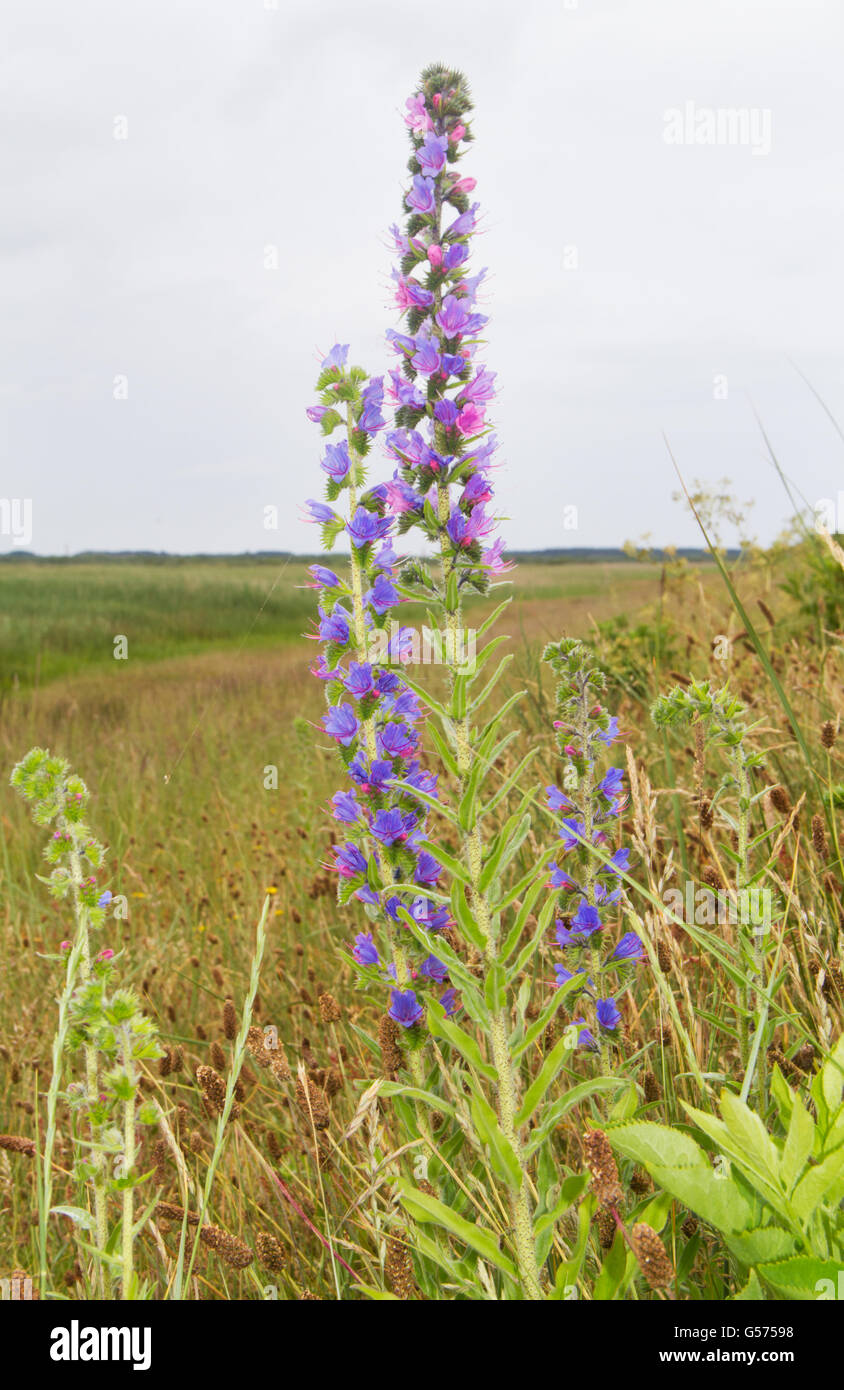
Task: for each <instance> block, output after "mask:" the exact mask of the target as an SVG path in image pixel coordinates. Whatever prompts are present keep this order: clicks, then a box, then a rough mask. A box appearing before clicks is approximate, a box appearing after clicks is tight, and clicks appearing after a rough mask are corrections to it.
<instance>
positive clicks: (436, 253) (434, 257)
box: [428, 246, 443, 266]
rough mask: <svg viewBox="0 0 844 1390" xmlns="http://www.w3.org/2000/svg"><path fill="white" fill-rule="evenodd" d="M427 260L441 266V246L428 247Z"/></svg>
mask: <svg viewBox="0 0 844 1390" xmlns="http://www.w3.org/2000/svg"><path fill="white" fill-rule="evenodd" d="M428 260H429V261H430V262H431V265H433V266H441V265H442V263H443V249H442V247H441V246H429V247H428Z"/></svg>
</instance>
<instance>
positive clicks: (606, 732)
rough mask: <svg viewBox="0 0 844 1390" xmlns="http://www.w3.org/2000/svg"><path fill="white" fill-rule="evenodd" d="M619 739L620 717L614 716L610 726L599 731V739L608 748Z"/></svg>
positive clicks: (611, 717)
mask: <svg viewBox="0 0 844 1390" xmlns="http://www.w3.org/2000/svg"><path fill="white" fill-rule="evenodd" d="M618 737H619V733H618V716H617V715H615V714H612V715H610V722H609V726H608V727H607V728H606V729H599V730H598V738H599V739H600V740H601V742H602V743H603V744H604V745H605V746H606V747H607V748H609V747H610V746H611V744H613V743H615V741H616V739H617V738H618Z"/></svg>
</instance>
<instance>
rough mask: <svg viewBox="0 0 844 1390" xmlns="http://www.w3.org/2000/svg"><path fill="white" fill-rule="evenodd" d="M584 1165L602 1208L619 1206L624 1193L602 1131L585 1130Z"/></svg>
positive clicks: (611, 1153)
mask: <svg viewBox="0 0 844 1390" xmlns="http://www.w3.org/2000/svg"><path fill="white" fill-rule="evenodd" d="M583 1150H584V1153H585V1155H586V1164H587V1167H588V1168H589V1171H590V1173H591V1174H592V1190H593V1192H594V1193H595V1196H596V1197H597V1198H598V1201H599V1202H600V1203H601V1205H602V1206H605V1207H611V1206H615V1207H617V1206H620V1205H621V1203H622V1202H623V1200H624V1193H623V1192H622V1189H621V1183H620V1182H619V1179H618V1168H617V1167H616V1162H615V1158H614V1157H613V1151H612V1149H611V1147H610V1141H609V1139H608V1138H607V1136H606V1134H605V1133H604V1131H603V1130H602V1129H587V1131H586V1133H585V1134H584V1136H583Z"/></svg>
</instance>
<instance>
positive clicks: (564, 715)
mask: <svg viewBox="0 0 844 1390" xmlns="http://www.w3.org/2000/svg"><path fill="white" fill-rule="evenodd" d="M542 659H543V661H546V662H547V663H548V664H549V666H550V667H551V669H552V671H553V672H554V675H555V677H556V680H557V686H556V707H557V718H556V719H555V720H554V729H555V731H556V737H557V744H558V748H559V752H560V756H561V757H562V759H563V762H564V766H563V774H562V779H561V780H562V788H561V787H559V786H556V785H554V786H550V787H548V788H547V789H546V794H547V797H548V806H549V809H550V810H551V811H552V812H553V813H554V814H555V815H559V817H560V821H559V824H560V829H559V832H558V834H559V839H560V841H561V854H560V858H562V860H563V864H564V866H565V867H562V866H561V865H560V864H558V863H556V862H555V863H553V864H552V865H551V879H550V885H551V887H552V888H553V889H555V890H556V892H557V894H558V904H559V914H560V915H559V916H558V917H557V919H556V922H555V928H556V940H557V944H558V945H559V946H560V947H561V948H562V950H563V962H562V963H560V964H557V965H555V966H554V970H555V973H556V976H557V983H558V984H559V985H562V984H566V983H568V982H572V981H573V982H574V983H573V988H572V993H571V1001H572V1003H571V1007H572V1009H573V1010H574V1011H575V1012H577V1010H578V1006H583V1007H584V1008H585V1007H588V1008H589V1010H590V1013H591V1019H590V1022H591V1024H592V1026H591V1028H590V1026H589V1024H588V1023H587V1021H586V1020H585V1019H583V1018H578V1019H576V1020H575V1026H576V1027H577V1028H578V1036H577V1040H578V1044H579V1045H580V1046H584V1047H589V1048H592V1049H597V1050H599V1051H600V1052H601V1056H602V1062H603V1064H604V1067H605V1069H609V1065H610V1059H609V1055H608V1049H607V1038H608V1037H611V1036H613V1035H615V1034H617V1032H618V1030H619V1028H620V1026H621V1023H622V1019H621V1014H620V1012H619V1009H618V1007H617V1004H616V996H617V994H618V993H619V991H620V990H621V989H626V988H627V986H628V983H629V976H630V972H631V967H635V966H636V964H637V963H638V962H639V961H641V960H642V958H643V954H644V951H643V947H642V942H641V940H640V938H639V936H638V935H637V934H636V932H625V933H624V934H623V935H620V936H619V935H618V933H617V932H614V931H613V922H614V920H615V919H617V918H618V916H619V915H620V912H621V910H622V907H623V904H622V899H623V896H624V895H623V892H622V889H621V887H620V886H619V872H620V871H622V870H624V871H626V870H627V869H628V868H629V867H630V850H629V849H628V848H627V847H626V846H623V845H616V844H615V842H616V841H617V840H618V838H619V823H620V817H621V813H622V810H623V808H624V804H625V795H624V773H623V772H622V770H621V768H620V767H616V766H614V765H613V764H612V763H611V762H609V757H610V749H611V748H612V747H613V745H614V744H616V743H618V742H619V740H620V735H619V732H618V719H617V717H616V716H615V715H611V714H610V713H609V712H608V711H607V709H606V707H605V705H604V704H602V703H601V701H602V700H603V699H605V694H604V692H605V690H606V683H607V682H606V677H605V675H604V673H603V672H602V671H601V669H600V668H599V667H598V666H596V665H595V664H594V663H593V661H592V659H591V657H590V654H589V652H588V650H587V649H586V647H584V645H583V643H582V642H579V641H577V639H575V638H571V637H570V638H565V639H564V640H563V641H561V642H556V643H550V644H549V645H548V646H547V647H546V648H545V651H544V652H543V658H542ZM596 850H597V851H599V852H598V853H596Z"/></svg>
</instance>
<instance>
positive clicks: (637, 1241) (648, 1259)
mask: <svg viewBox="0 0 844 1390" xmlns="http://www.w3.org/2000/svg"><path fill="white" fill-rule="evenodd" d="M630 1244H631V1245H632V1246H633V1252H634V1254H635V1256H636V1259H637V1260H638V1261H639V1267H640V1269H641V1271H642V1273H643V1274H644V1276H645V1279H646V1280H647V1283H648V1284H649V1286H650V1287H651V1288H652V1289H664V1288H665V1286H666V1285H667V1284H670V1283H671V1280H672V1279H673V1278H674V1268H673V1266H672V1264H671V1261H670V1259H669V1258H668V1256H667V1254H666V1253H665V1246H664V1245H663V1243H662V1241H661V1240H660V1238H659V1236H658V1235H657V1233H656V1231H654V1230H653V1229H652V1228H651V1227H650V1226H646V1225H645V1224H644V1222H642V1221H639V1222H637V1224H636V1225H635V1226H634V1227H633V1230H632V1231H631V1232H630Z"/></svg>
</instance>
